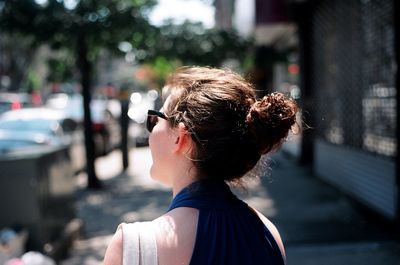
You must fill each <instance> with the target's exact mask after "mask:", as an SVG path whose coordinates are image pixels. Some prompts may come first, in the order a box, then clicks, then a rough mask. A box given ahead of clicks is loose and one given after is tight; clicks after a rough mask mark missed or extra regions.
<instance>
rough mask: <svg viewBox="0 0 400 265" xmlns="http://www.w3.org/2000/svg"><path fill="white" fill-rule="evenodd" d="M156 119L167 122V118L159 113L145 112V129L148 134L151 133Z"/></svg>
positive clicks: (154, 111)
mask: <svg viewBox="0 0 400 265" xmlns="http://www.w3.org/2000/svg"><path fill="white" fill-rule="evenodd" d="M158 118H161V119H164V120H168V117H167V116H166V115H165V114H164V113H163V112H161V111H156V110H148V111H147V121H146V128H147V130H148V131H149V132H150V133H151V132H152V131H153V128H154V126H156V125H157V123H158Z"/></svg>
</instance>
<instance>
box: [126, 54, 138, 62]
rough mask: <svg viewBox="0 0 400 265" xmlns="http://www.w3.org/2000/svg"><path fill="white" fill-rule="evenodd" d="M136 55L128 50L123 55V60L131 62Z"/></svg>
mask: <svg viewBox="0 0 400 265" xmlns="http://www.w3.org/2000/svg"><path fill="white" fill-rule="evenodd" d="M135 59H136V56H135V54H134V53H133V52H128V53H127V54H126V55H125V61H127V62H128V63H133V62H135Z"/></svg>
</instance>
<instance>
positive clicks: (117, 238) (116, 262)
mask: <svg viewBox="0 0 400 265" xmlns="http://www.w3.org/2000/svg"><path fill="white" fill-rule="evenodd" d="M122 225H123V224H120V225H119V226H118V228H117V231H116V232H115V234H114V236H113V237H112V239H111V242H110V244H109V245H108V247H107V250H106V254H105V256H104V261H103V265H112V264H113V265H120V264H122V250H123V241H122Z"/></svg>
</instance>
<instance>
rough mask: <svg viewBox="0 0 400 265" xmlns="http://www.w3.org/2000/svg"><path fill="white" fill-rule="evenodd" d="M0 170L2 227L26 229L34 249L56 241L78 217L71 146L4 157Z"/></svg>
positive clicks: (0, 223) (29, 246)
mask: <svg viewBox="0 0 400 265" xmlns="http://www.w3.org/2000/svg"><path fill="white" fill-rule="evenodd" d="M0 168H1V170H0V194H1V200H0V213H1V214H0V228H1V227H16V226H18V227H24V228H26V229H27V230H28V235H29V236H28V241H27V247H28V249H32V250H42V249H43V246H44V245H45V244H46V243H49V242H53V241H57V240H58V239H59V237H60V236H61V234H62V233H63V230H64V228H65V227H66V226H67V224H68V223H69V222H70V221H71V220H72V219H73V218H74V217H75V207H74V191H75V185H74V180H73V177H74V176H73V169H72V165H71V163H70V157H69V151H68V147H59V148H49V147H48V148H43V149H38V150H35V151H31V152H29V153H26V152H25V153H18V154H13V155H3V156H0Z"/></svg>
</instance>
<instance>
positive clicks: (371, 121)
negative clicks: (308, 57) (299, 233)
mask: <svg viewBox="0 0 400 265" xmlns="http://www.w3.org/2000/svg"><path fill="white" fill-rule="evenodd" d="M393 10H394V7H393V2H392V1H379V0H355V1H346V0H336V1H329V0H321V1H318V2H316V4H315V7H314V10H313V18H312V26H311V27H312V33H311V35H312V37H311V38H312V40H311V41H312V47H311V49H312V87H313V88H312V90H313V91H315V99H316V102H315V106H316V110H315V115H316V124H315V126H314V128H315V130H316V135H317V141H316V144H315V164H314V165H315V172H316V174H317V175H319V176H321V177H322V178H324V179H326V180H328V181H329V182H330V183H332V184H334V185H336V186H338V187H340V188H341V189H343V190H344V191H345V192H347V193H349V194H350V195H352V196H353V197H354V198H356V199H358V200H360V201H362V202H363V203H365V204H367V205H368V206H370V207H371V208H373V209H375V210H377V211H378V212H380V213H382V214H383V215H385V216H387V217H389V218H394V217H395V215H396V214H397V213H396V209H397V205H396V204H397V192H398V187H397V186H396V182H395V174H396V172H395V162H394V158H395V156H396V148H397V141H396V107H397V106H396V88H395V53H394V52H395V47H394V37H395V35H394V22H393V18H394V14H393ZM384 168H387V170H384Z"/></svg>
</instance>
